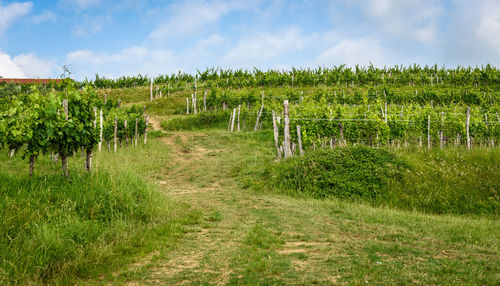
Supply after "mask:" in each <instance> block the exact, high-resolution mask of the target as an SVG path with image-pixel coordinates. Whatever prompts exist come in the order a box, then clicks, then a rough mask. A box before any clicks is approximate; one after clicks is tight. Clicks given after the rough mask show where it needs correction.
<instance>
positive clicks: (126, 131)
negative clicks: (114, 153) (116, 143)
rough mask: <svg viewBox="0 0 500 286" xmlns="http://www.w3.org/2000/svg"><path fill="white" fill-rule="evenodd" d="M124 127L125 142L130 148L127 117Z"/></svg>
mask: <svg viewBox="0 0 500 286" xmlns="http://www.w3.org/2000/svg"><path fill="white" fill-rule="evenodd" d="M123 127H124V128H125V143H126V144H127V149H128V128H127V119H125V120H124V121H123Z"/></svg>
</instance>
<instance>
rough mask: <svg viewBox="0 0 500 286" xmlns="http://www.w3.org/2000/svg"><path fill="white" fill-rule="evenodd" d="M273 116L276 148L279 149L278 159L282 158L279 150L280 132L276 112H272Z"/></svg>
mask: <svg viewBox="0 0 500 286" xmlns="http://www.w3.org/2000/svg"><path fill="white" fill-rule="evenodd" d="M272 114H273V134H274V147H275V148H277V149H278V158H281V152H280V148H279V142H278V140H279V130H278V124H277V123H276V114H275V112H274V110H273V111H272Z"/></svg>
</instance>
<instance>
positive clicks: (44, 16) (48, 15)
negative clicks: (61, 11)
mask: <svg viewBox="0 0 500 286" xmlns="http://www.w3.org/2000/svg"><path fill="white" fill-rule="evenodd" d="M55 20H56V14H55V13H54V12H52V11H49V10H43V12H42V13H41V14H38V15H34V16H33V17H31V22H32V23H33V24H35V25H38V24H41V23H44V22H49V21H55Z"/></svg>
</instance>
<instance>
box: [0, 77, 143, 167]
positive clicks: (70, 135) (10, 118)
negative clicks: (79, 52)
mask: <svg viewBox="0 0 500 286" xmlns="http://www.w3.org/2000/svg"><path fill="white" fill-rule="evenodd" d="M143 112H144V109H143V108H138V107H130V108H118V102H117V101H116V100H103V99H102V98H100V97H99V96H97V94H96V92H95V90H94V89H93V88H92V87H86V88H84V89H81V90H77V89H75V88H74V87H71V86H68V87H65V88H64V90H63V91H59V92H58V91H55V90H49V91H46V90H45V91H41V90H40V88H39V86H38V87H37V86H33V87H32V88H31V89H30V90H29V91H22V92H13V93H3V94H2V96H0V147H2V148H5V149H8V150H10V152H11V155H13V154H14V153H16V154H20V155H21V156H22V157H23V158H29V162H30V176H31V175H32V174H33V170H34V165H35V160H36V159H37V157H38V156H40V155H42V154H53V155H54V154H56V156H58V157H60V158H61V163H62V168H63V173H64V175H66V176H68V175H69V170H68V157H70V156H72V155H74V154H75V153H77V152H78V151H82V153H83V152H84V153H86V156H85V158H86V159H85V162H86V163H85V166H86V168H87V170H88V171H90V170H91V166H92V154H93V150H94V149H95V147H96V146H97V145H99V147H100V146H101V143H103V142H106V141H107V142H108V146H109V142H110V141H111V140H115V142H116V141H117V140H119V141H120V143H121V142H122V141H123V140H125V141H127V142H128V141H129V139H131V138H133V137H137V136H140V135H142V134H144V133H145V131H146V121H145V118H144V116H143ZM101 118H102V119H101ZM101 120H102V122H101ZM125 122H130V123H131V124H130V125H128V126H127V128H125V125H126V123H125ZM101 127H102V128H101Z"/></svg>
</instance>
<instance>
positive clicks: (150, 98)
mask: <svg viewBox="0 0 500 286" xmlns="http://www.w3.org/2000/svg"><path fill="white" fill-rule="evenodd" d="M150 82H151V84H150V86H149V101H151V102H152V101H153V78H151V79H150Z"/></svg>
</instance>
